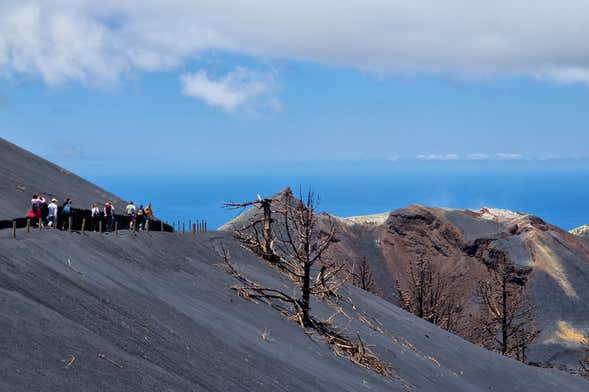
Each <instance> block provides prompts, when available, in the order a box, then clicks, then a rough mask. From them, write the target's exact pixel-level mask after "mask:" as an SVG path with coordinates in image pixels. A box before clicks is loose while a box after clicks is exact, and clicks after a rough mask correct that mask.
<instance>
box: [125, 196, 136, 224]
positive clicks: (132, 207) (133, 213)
mask: <svg viewBox="0 0 589 392" xmlns="http://www.w3.org/2000/svg"><path fill="white" fill-rule="evenodd" d="M125 212H126V213H127V216H128V217H129V230H133V227H135V216H136V214H137V207H135V204H133V202H129V204H128V205H127V208H125Z"/></svg>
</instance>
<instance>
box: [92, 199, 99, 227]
mask: <svg viewBox="0 0 589 392" xmlns="http://www.w3.org/2000/svg"><path fill="white" fill-rule="evenodd" d="M90 218H91V220H92V231H97V230H98V227H99V225H100V208H98V204H96V203H92V206H91V207H90Z"/></svg>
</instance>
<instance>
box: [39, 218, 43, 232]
mask: <svg viewBox="0 0 589 392" xmlns="http://www.w3.org/2000/svg"><path fill="white" fill-rule="evenodd" d="M42 229H43V219H41V218H39V230H42Z"/></svg>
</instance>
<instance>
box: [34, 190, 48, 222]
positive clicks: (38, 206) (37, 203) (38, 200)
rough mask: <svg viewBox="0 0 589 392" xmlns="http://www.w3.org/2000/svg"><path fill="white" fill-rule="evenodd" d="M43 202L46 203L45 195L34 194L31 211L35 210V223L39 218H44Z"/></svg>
mask: <svg viewBox="0 0 589 392" xmlns="http://www.w3.org/2000/svg"><path fill="white" fill-rule="evenodd" d="M43 203H45V198H44V197H43V195H33V198H32V199H31V211H33V213H32V217H33V219H34V220H35V222H34V224H38V222H39V219H43Z"/></svg>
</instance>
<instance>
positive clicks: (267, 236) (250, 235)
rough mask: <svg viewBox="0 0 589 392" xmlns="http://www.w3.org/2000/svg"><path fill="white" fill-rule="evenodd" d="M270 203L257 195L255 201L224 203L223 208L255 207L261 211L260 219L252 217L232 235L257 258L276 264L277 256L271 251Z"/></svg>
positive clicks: (268, 199)
mask: <svg viewBox="0 0 589 392" xmlns="http://www.w3.org/2000/svg"><path fill="white" fill-rule="evenodd" d="M272 201H273V200H272V199H270V198H265V199H262V197H261V196H260V195H258V198H257V200H253V201H248V202H244V203H225V205H224V206H225V207H226V208H229V209H243V208H247V207H250V206H257V207H258V208H261V209H262V211H263V216H262V218H259V217H254V219H253V220H251V221H250V222H248V223H247V224H246V225H245V226H243V227H241V228H238V229H236V230H234V235H235V237H236V238H237V239H238V240H239V241H240V242H241V243H242V244H243V245H245V246H246V247H247V248H249V249H250V250H252V251H253V252H254V253H256V254H257V255H258V256H260V257H262V258H263V259H265V260H267V261H270V262H272V263H276V262H277V261H278V256H277V255H276V253H275V252H274V249H273V242H274V237H273V232H272V222H273V219H272ZM260 226H261V227H260Z"/></svg>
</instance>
